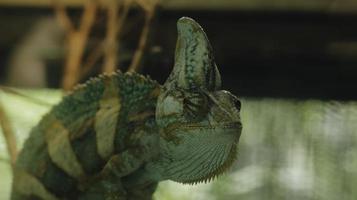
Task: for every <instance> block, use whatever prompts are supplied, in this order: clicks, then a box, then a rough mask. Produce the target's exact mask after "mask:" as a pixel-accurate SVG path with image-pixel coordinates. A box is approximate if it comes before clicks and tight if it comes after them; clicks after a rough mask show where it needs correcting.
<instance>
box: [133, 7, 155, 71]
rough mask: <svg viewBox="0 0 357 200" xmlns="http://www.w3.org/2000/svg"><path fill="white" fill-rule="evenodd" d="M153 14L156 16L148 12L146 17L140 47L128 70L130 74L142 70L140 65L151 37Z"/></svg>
mask: <svg viewBox="0 0 357 200" xmlns="http://www.w3.org/2000/svg"><path fill="white" fill-rule="evenodd" d="M153 14H154V13H153V12H148V13H147V15H146V18H145V24H144V27H143V30H142V32H141V36H140V39H139V45H138V48H137V49H136V51H135V53H134V56H133V59H132V62H131V64H130V67H129V69H128V71H129V72H135V71H136V72H137V71H139V70H140V68H139V64H140V61H141V58H142V56H143V53H144V50H145V47H146V43H147V39H148V35H149V29H150V23H151V19H152V17H153Z"/></svg>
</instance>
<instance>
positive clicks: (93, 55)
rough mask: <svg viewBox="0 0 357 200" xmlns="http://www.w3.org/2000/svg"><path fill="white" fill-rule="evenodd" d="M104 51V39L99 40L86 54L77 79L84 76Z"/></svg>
mask: <svg viewBox="0 0 357 200" xmlns="http://www.w3.org/2000/svg"><path fill="white" fill-rule="evenodd" d="M103 53H104V41H101V42H100V43H99V44H98V45H97V46H96V47H95V48H94V49H93V50H92V51H91V52H90V53H89V55H88V57H87V59H86V61H85V62H84V64H83V67H82V70H81V74H80V77H79V79H83V78H85V77H86V76H87V75H88V74H89V73H90V72H91V70H92V69H93V67H94V65H95V63H96V62H97V61H98V60H99V58H100V57H101V56H102V55H103Z"/></svg>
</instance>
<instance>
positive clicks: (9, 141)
mask: <svg viewBox="0 0 357 200" xmlns="http://www.w3.org/2000/svg"><path fill="white" fill-rule="evenodd" d="M0 126H1V128H2V132H3V134H4V138H5V141H6V146H7V150H8V153H9V157H10V159H11V166H12V169H14V167H15V162H16V157H17V148H16V137H15V134H14V132H13V130H12V127H11V125H10V121H9V119H8V118H7V116H6V113H5V110H4V108H3V106H2V104H1V102H0Z"/></svg>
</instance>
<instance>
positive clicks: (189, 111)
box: [183, 92, 208, 121]
mask: <svg viewBox="0 0 357 200" xmlns="http://www.w3.org/2000/svg"><path fill="white" fill-rule="evenodd" d="M183 109H184V114H185V116H186V117H187V118H189V119H190V120H195V121H196V120H197V121H199V120H201V119H202V118H204V117H205V115H206V114H207V113H208V97H207V96H206V95H205V94H203V93H202V92H195V93H191V94H189V95H187V96H185V97H184V99H183Z"/></svg>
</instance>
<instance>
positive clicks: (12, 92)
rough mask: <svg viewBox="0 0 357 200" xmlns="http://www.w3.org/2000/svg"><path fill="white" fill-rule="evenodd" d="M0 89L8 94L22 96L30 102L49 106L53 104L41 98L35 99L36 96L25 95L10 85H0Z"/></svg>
mask: <svg viewBox="0 0 357 200" xmlns="http://www.w3.org/2000/svg"><path fill="white" fill-rule="evenodd" d="M0 89H1V90H3V91H4V92H7V93H10V94H14V95H17V96H19V97H22V98H25V99H26V100H28V101H30V102H32V103H35V104H37V105H41V106H46V107H51V106H53V105H52V104H50V103H48V102H45V101H43V100H41V99H37V98H34V97H31V96H28V95H25V94H23V93H21V92H19V91H17V90H15V89H13V88H10V87H6V86H0Z"/></svg>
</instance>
